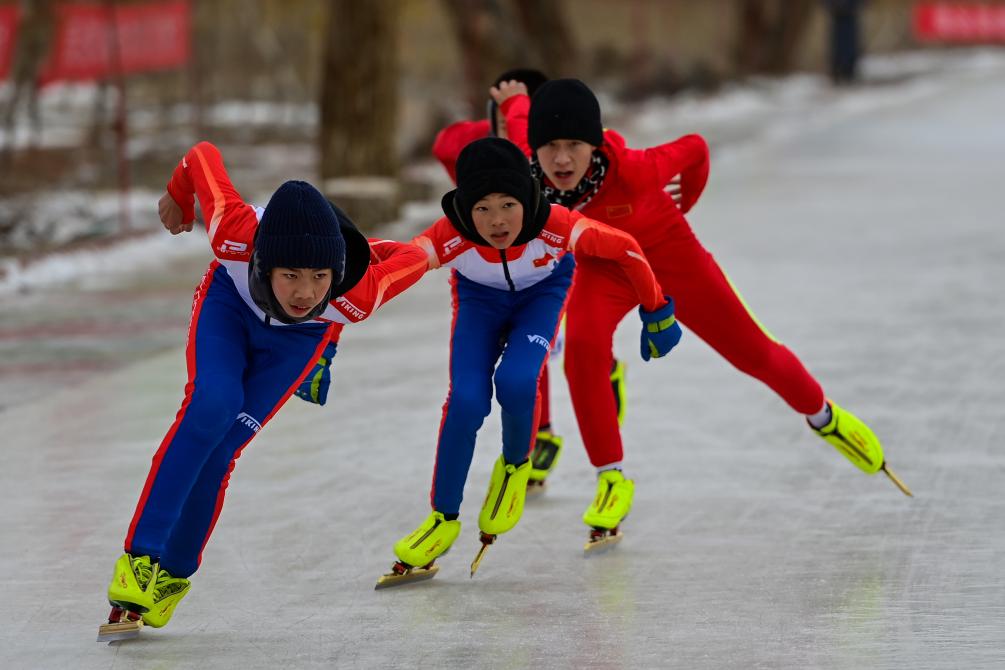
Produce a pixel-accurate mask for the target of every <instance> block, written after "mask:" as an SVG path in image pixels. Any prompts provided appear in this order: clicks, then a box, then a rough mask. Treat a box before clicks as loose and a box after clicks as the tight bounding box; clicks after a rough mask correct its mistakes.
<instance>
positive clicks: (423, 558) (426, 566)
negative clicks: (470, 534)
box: [373, 510, 461, 589]
mask: <svg viewBox="0 0 1005 670" xmlns="http://www.w3.org/2000/svg"><path fill="white" fill-rule="evenodd" d="M460 532H461V522H460V521H457V520H456V519H454V520H451V521H448V520H447V519H446V518H445V517H444V516H443V514H442V513H441V512H437V511H435V510H434V511H433V512H432V513H431V514H430V515H429V516H428V517H426V520H425V521H423V522H422V523H421V524H420V525H419V527H418V528H416V529H415V530H413V531H412V532H411V533H409V534H408V535H406V536H405V537H403V538H401V539H400V540H398V541H397V542H396V543H395V545H394V554H395V556H397V557H398V560H397V561H396V562H395V564H394V565H392V566H391V571H390V572H388V573H385V574H383V575H381V577H380V578H379V579H378V580H377V584H376V586H374V587H373V588H374V589H385V588H388V587H389V586H398V585H400V584H406V583H409V582H419V581H424V580H426V579H432V578H433V577H435V576H436V573H437V572H439V570H440V566H438V565H433V562H434V561H435V560H436V559H437V558H439V557H440V556H442V555H443V554H445V553H447V550H448V549H450V547H451V546H452V545H453V544H454V540H456V539H457V536H458V535H459V534H460Z"/></svg>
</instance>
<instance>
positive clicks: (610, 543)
mask: <svg viewBox="0 0 1005 670" xmlns="http://www.w3.org/2000/svg"><path fill="white" fill-rule="evenodd" d="M624 537H625V534H624V533H622V532H621V531H620V530H618V529H615V530H614V532H613V533H612V534H610V535H604V536H603V537H599V538H597V539H592V538H591V539H589V540H587V542H586V544H584V545H583V556H584V557H590V556H596V555H597V554H602V553H604V552H605V551H609V550H611V549H613V548H614V547H616V546H617V545H618V544H619V543H620V542H621V540H623V539H624Z"/></svg>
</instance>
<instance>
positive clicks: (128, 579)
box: [108, 554, 191, 628]
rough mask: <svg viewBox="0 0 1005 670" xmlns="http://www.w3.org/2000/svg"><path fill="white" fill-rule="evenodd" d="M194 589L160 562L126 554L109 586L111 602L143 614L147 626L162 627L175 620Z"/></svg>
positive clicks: (113, 574) (118, 564)
mask: <svg viewBox="0 0 1005 670" xmlns="http://www.w3.org/2000/svg"><path fill="white" fill-rule="evenodd" d="M190 586H191V584H190V583H189V581H188V580H187V579H180V578H177V577H172V576H171V573H169V572H168V571H167V570H164V569H163V568H161V567H160V564H159V563H151V561H150V557H149V556H135V557H134V556H130V555H129V554H122V556H120V557H119V560H118V561H116V562H115V570H114V572H113V573H112V582H111V584H109V585H108V602H109V603H111V604H112V605H113V606H114V607H119V608H121V609H123V610H126V611H129V612H135V613H137V614H142V615H143V623H144V624H146V625H148V626H152V627H154V628H160V627H161V626H163V625H164V624H166V623H167V622H168V620H170V619H171V615H172V614H173V613H174V608H175V606H176V605H177V604H178V603H179V601H181V599H182V598H184V597H185V595H186V594H187V593H188V591H189V587H190Z"/></svg>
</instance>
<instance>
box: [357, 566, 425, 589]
mask: <svg viewBox="0 0 1005 670" xmlns="http://www.w3.org/2000/svg"><path fill="white" fill-rule="evenodd" d="M439 571H440V566H438V565H431V566H429V567H428V568H410V569H409V570H408V571H407V572H405V573H404V574H401V575H399V574H398V573H396V572H389V573H387V574H386V575H381V577H380V579H378V580H377V584H376V585H375V586H374V587H373V590H374V591H379V590H380V589H386V588H390V587H392V586H402V585H404V584H411V583H413V582H424V581H426V580H427V579H432V578H433V577H435V576H436V573H437V572H439Z"/></svg>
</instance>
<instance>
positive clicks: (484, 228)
mask: <svg viewBox="0 0 1005 670" xmlns="http://www.w3.org/2000/svg"><path fill="white" fill-rule="evenodd" d="M471 219H472V220H473V221H474V223H475V230H477V231H478V234H479V235H481V236H482V237H483V238H484V239H485V240H487V241H488V243H489V244H491V245H492V246H493V247H495V248H496V249H505V248H507V247H509V246H510V245H511V244H513V240H515V239H516V236H517V235H519V234H520V231H521V230H522V229H523V205H522V204H521V203H520V201H519V200H517V199H516V198H514V197H513V196H511V195H509V194H506V193H490V194H488V195H487V196H485V197H484V198H482V199H481V200H479V201H478V202H476V203H475V206H474V207H472V208H471Z"/></svg>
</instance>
